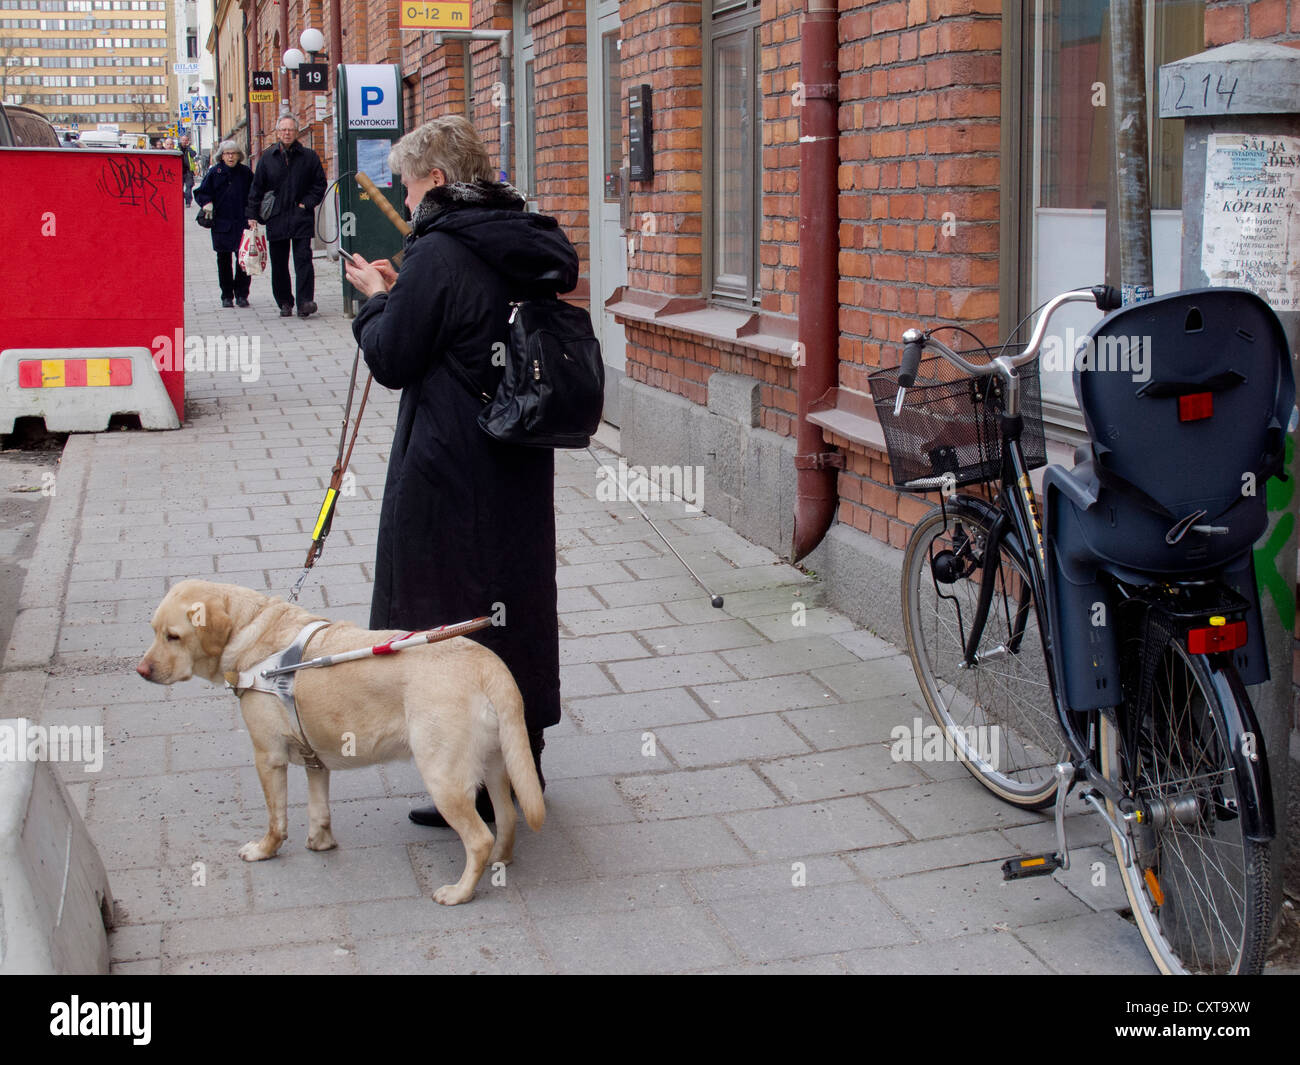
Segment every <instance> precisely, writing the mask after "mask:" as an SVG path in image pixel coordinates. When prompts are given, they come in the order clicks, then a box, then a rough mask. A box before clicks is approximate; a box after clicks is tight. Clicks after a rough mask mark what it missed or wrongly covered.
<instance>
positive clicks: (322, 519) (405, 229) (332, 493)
mask: <svg viewBox="0 0 1300 1065" xmlns="http://www.w3.org/2000/svg"><path fill="white" fill-rule="evenodd" d="M352 173H353V172H352V171H350V170H349V171H347V172H346V173H344V174H340V175H339V176H338V178H336V179H335V182H334V184H335V186H337V185H338V183H339V181H341V180H343V178H344V177H346V176H347V174H352ZM354 176H355V178H356V182H357V184H358V185H360V186H361V189H362V191H363V192H365V193H366V195H367V196H369V197H370V199H371V200H372V202H373V203H374V204H375V205H376V206H377V207H378V208H379V209H380V211H381V212H383V214H384V216H385V217H386V218H387V219H388V220H389V221H390V222H392V223H393V226H394V227H395V228H396V229H397V231H398V232H399V233H400V234H402V236H403V237H405V236H407V235H409V234H410V232H411V226H410V223H409V222H407V221H406V219H404V218H403V217H402V216H401V215H399V214H398V213H397V210H396V209H395V208H394V207H393V205H392V204H391V203H389V202H388V198H387V197H386V196H385V195H384V194H383V193H382V192H380V191H379V189H378V188H376V187H375V184H374V182H373V181H371V180H370V178H369V177H368V176H366V174H364V173H361V172H357V173H355V174H354ZM392 261H393V262H394V263H401V261H402V252H398V253H397V254H396V255H394V256H393V259H392ZM360 362H361V348H360V346H358V347H357V353H356V355H355V356H354V357H353V359H352V379H351V380H350V381H349V382H348V402H347V406H345V407H344V408H343V431H342V433H341V434H340V436H339V453H338V457H337V458H336V459H335V460H334V469H333V471H332V472H331V474H330V486H329V488H327V489H326V490H325V502H323V503H322V504H321V507H320V511H319V513H318V514H317V515H316V525H315V527H314V528H313V529H312V534H311V535H312V540H311V547H309V548H308V549H307V561H306V562H305V563H303V567H302V573H300V574H299V575H298V579H297V580H296V581H294V583H293V587H292V588H290V589H289V602H291V603H296V602H297V601H298V593H299V592H300V591H302V586H303V582H304V581H306V580H307V574H308V573H309V572H310V571H311V568H312V566H314V565H315V564H316V560H317V559H318V558H320V556H321V552H322V551H324V550H325V537H327V536H328V535H329V532H330V525H331V523H332V522H333V521H334V504H335V503H336V502H337V501H338V497H339V489H340V488H342V486H343V475H344V474H345V473H346V472H347V468H348V463H349V462H351V461H352V448H353V447H354V446H355V444H356V442H357V433H359V432H360V431H361V415H362V414H363V413H364V412H365V409H366V398H367V397H368V396H369V395H370V382H371V381H373V380H374V374H367V375H366V387H365V389H364V390H363V391H362V393H361V405H360V406H359V407H358V408H357V420H356V424H355V425H354V426H353V428H352V442H351V443H350V444H348V451H347V455H346V456H345V455H344V454H343V441H344V440H346V439H347V435H348V420H349V418H350V417H351V414H352V396H353V394H354V393H355V391H356V387H357V367H358V366H359V365H360ZM462 624H468V622H463V623H462ZM478 627H479V628H481V627H482V626H478ZM467 631H472V630H467ZM452 635H455V633H453V634H452ZM440 639H446V637H445V636H443V637H440ZM384 653H387V652H384Z"/></svg>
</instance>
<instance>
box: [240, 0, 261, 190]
mask: <svg viewBox="0 0 1300 1065" xmlns="http://www.w3.org/2000/svg"><path fill="white" fill-rule="evenodd" d="M240 10H241V11H242V12H243V13H244V86H243V89H244V118H245V121H246V125H245V127H244V129H245V131H246V132H247V134H248V165H249V166H256V165H257V159H258V156H260V155H261V154H262V148H261V144H262V105H261V104H258V105H257V106H256V107H254V106H253V101H252V100H250V99H249V98H248V89H249V86H250V85H252V83H253V70H254V69H255V68H256V66H257V11H256V8H254V11H253V17H252V18H249V17H248V8H246V7H244V6H242V5H241V6H240Z"/></svg>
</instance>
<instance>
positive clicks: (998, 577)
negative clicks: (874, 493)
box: [902, 500, 1067, 809]
mask: <svg viewBox="0 0 1300 1065" xmlns="http://www.w3.org/2000/svg"><path fill="white" fill-rule="evenodd" d="M989 530H990V518H989V517H988V515H987V514H986V513H985V512H984V511H982V510H980V509H977V508H976V507H974V506H971V505H970V504H968V503H963V502H962V501H961V500H955V501H953V502H950V503H948V504H947V505H946V507H943V508H936V509H935V510H933V511H931V512H930V513H929V514H927V515H926V516H925V517H924V518H922V519H921V521H920V523H919V524H918V525H917V526H916V529H915V530H914V531H913V533H912V536H911V539H910V540H909V541H908V544H907V552H906V555H905V556H904V559H903V596H902V602H903V625H904V628H905V629H906V633H907V651H908V654H909V655H911V658H912V666H913V668H914V669H915V670H916V679H917V680H918V681H919V682H920V685H921V694H922V695H923V696H924V698H925V702H926V705H927V706H928V707H929V710H930V713H931V714H932V715H933V716H934V719H935V720H936V721H937V722H938V723H939V726H940V728H941V729H942V730H943V733H944V735H945V737H946V738H947V741H948V744H949V745H950V748H951V750H952V751H953V752H954V753H955V754H956V756H957V758H958V759H960V760H961V761H962V762H963V763H964V764H965V766H966V768H967V769H968V770H970V772H971V773H972V774H973V775H974V777H975V779H977V780H978V781H979V782H980V783H981V784H983V785H984V786H985V787H986V788H988V789H989V790H990V791H992V792H993V793H994V794H995V795H997V796H998V797H999V798H1002V799H1005V800H1006V801H1007V802H1010V803H1013V804H1015V805H1016V806H1021V807H1025V808H1027V809H1039V808H1041V807H1043V806H1046V805H1048V804H1049V803H1050V802H1051V801H1052V799H1053V797H1054V796H1055V794H1056V776H1055V773H1054V771H1053V770H1054V767H1055V765H1056V763H1057V762H1059V761H1061V760H1063V759H1064V758H1065V757H1066V749H1067V748H1066V743H1065V738H1064V736H1063V735H1062V733H1061V728H1060V725H1059V723H1058V722H1057V719H1056V709H1055V706H1054V704H1053V701H1052V689H1051V686H1050V683H1049V681H1048V675H1047V662H1046V659H1045V658H1044V654H1043V642H1042V638H1041V634H1040V633H1039V629H1038V616H1037V613H1036V611H1035V610H1034V602H1033V593H1032V590H1031V585H1030V583H1029V575H1028V572H1027V570H1026V563H1025V562H1024V561H1023V560H1022V559H1021V558H1020V557H1019V554H1018V552H1016V551H1015V550H1013V548H1012V545H1011V543H1010V542H1009V541H1008V540H1007V539H1005V538H1004V539H1003V540H1002V542H1001V544H1000V545H999V548H998V554H999V559H998V565H997V567H996V569H995V570H994V571H993V580H994V581H995V584H994V588H993V598H992V602H991V605H990V607H989V612H988V619H987V621H986V622H985V623H984V626H983V631H982V633H981V635H980V639H979V643H978V645H977V650H976V654H975V661H974V663H973V664H970V663H967V661H966V654H965V646H966V643H967V641H968V639H969V636H970V630H971V626H972V624H973V622H974V621H975V613H976V604H977V602H978V599H979V594H980V587H981V584H982V582H983V580H984V558H985V553H986V550H987V547H988V540H989Z"/></svg>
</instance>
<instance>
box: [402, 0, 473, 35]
mask: <svg viewBox="0 0 1300 1065" xmlns="http://www.w3.org/2000/svg"><path fill="white" fill-rule="evenodd" d="M398 10H399V11H400V12H401V21H400V25H401V28H402V29H404V30H467V29H469V28H470V25H471V23H470V3H469V0H437V2H436V3H434V2H430V0H402V2H401V3H399V4H398Z"/></svg>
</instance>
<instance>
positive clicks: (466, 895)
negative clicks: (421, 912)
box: [433, 884, 474, 906]
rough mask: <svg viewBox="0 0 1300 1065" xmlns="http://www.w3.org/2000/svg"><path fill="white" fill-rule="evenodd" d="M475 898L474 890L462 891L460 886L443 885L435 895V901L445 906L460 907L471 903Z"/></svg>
mask: <svg viewBox="0 0 1300 1065" xmlns="http://www.w3.org/2000/svg"><path fill="white" fill-rule="evenodd" d="M473 897H474V890H473V889H472V888H471V889H470V890H469V891H461V890H460V885H459V884H443V885H442V887H440V888H439V889H438V890H437V891H435V892H434V893H433V901H434V902H438V903H441V904H442V905H443V906H458V905H460V903H462V902H469V900H470V899H472V898H473Z"/></svg>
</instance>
